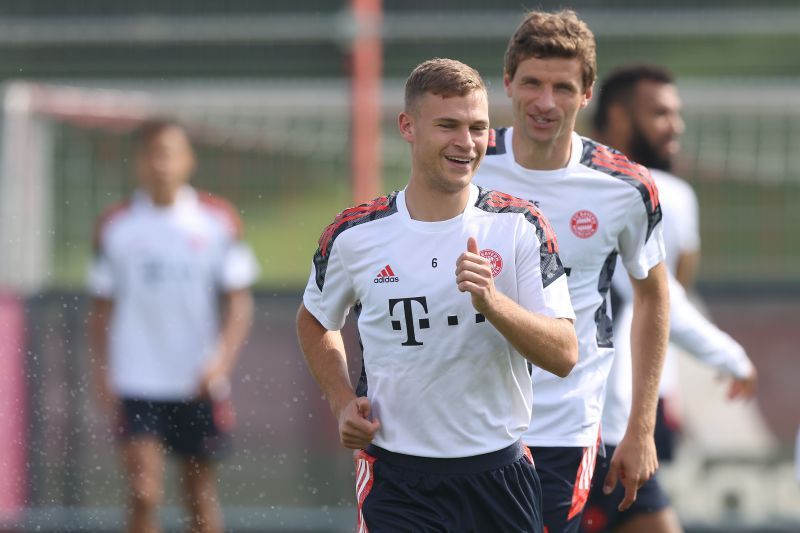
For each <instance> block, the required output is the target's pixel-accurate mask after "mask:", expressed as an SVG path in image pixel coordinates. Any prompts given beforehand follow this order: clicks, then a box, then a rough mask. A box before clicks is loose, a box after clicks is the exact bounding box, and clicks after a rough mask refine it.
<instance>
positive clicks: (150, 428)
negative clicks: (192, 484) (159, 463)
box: [119, 398, 233, 461]
mask: <svg viewBox="0 0 800 533" xmlns="http://www.w3.org/2000/svg"><path fill="white" fill-rule="evenodd" d="M232 426H233V407H232V405H231V403H230V400H225V401H223V402H211V401H204V400H198V401H185V402H155V401H149V400H135V399H131V398H125V399H123V400H122V405H121V407H120V420H119V432H120V436H121V439H122V440H123V441H127V440H130V439H132V438H135V437H138V436H141V435H153V436H155V437H157V438H158V439H159V440H160V441H161V443H162V444H163V445H164V447H165V448H166V450H167V451H168V452H171V453H175V454H177V455H179V456H181V457H186V458H189V457H191V458H196V459H201V460H210V461H217V460H219V459H223V458H224V457H226V456H227V455H228V454H229V453H230V450H231V434H230V431H231V430H232V429H233V427H232Z"/></svg>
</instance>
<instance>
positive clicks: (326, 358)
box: [297, 305, 356, 418]
mask: <svg viewBox="0 0 800 533" xmlns="http://www.w3.org/2000/svg"><path fill="white" fill-rule="evenodd" d="M297 338H298V341H299V342H300V349H301V350H302V351H303V356H304V357H305V359H306V364H307V365H308V368H309V370H310V371H311V375H312V376H314V380H315V381H316V382H317V384H318V385H319V387H320V389H322V392H323V394H325V397H326V398H327V399H328V404H329V405H330V408H331V411H332V412H333V414H334V415H335V416H336V417H337V418H338V416H339V413H340V412H341V410H342V409H343V408H344V407H345V406H346V405H347V404H348V403H350V402H351V401H352V400H353V399H354V398H355V397H356V395H355V393H354V392H353V386H352V384H351V383H350V375H349V374H348V371H347V357H346V354H345V349H344V341H343V340H342V335H341V333H340V332H338V331H328V330H327V329H325V328H324V327H323V326H322V324H320V323H319V321H317V319H316V318H314V316H313V315H312V314H311V313H310V312H309V311H308V310H307V309H306V308H305V306H303V305H301V306H300V309H299V310H298V312H297Z"/></svg>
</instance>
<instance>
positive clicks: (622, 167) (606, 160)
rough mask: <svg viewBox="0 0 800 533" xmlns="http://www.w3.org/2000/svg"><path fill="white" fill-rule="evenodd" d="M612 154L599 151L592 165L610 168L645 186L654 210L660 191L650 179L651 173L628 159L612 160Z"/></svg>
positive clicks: (594, 156)
mask: <svg viewBox="0 0 800 533" xmlns="http://www.w3.org/2000/svg"><path fill="white" fill-rule="evenodd" d="M611 155H612V154H611V153H610V152H608V151H605V154H604V153H603V152H601V151H600V150H599V149H598V151H597V152H596V153H595V154H593V156H592V163H594V164H596V165H599V166H603V167H606V168H609V169H611V170H616V171H617V172H620V173H622V174H625V175H626V176H629V177H631V178H633V179H635V180H637V181H639V182H640V183H642V185H644V186H645V188H646V189H647V193H648V195H649V196H650V201H651V202H652V204H653V208H655V207H656V206H657V205H658V202H659V199H658V189H657V188H656V186H655V182H654V181H653V178H652V177H650V173H649V172H648V171H647V169H646V168H645V167H643V166H641V165H638V164H636V163H632V162H630V161H629V160H626V159H620V158H618V157H617V158H612V157H611Z"/></svg>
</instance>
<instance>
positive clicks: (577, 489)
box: [531, 444, 597, 533]
mask: <svg viewBox="0 0 800 533" xmlns="http://www.w3.org/2000/svg"><path fill="white" fill-rule="evenodd" d="M531 454H532V455H533V459H534V460H535V461H536V471H537V472H538V473H539V478H540V479H541V480H542V515H543V518H544V531H545V533H578V531H580V526H581V514H582V513H583V509H584V506H585V505H586V501H587V500H588V498H589V490H590V489H591V484H592V474H593V473H594V463H595V460H596V458H597V444H595V445H594V446H590V447H587V448H574V447H550V446H547V447H545V446H541V447H540V446H534V447H531Z"/></svg>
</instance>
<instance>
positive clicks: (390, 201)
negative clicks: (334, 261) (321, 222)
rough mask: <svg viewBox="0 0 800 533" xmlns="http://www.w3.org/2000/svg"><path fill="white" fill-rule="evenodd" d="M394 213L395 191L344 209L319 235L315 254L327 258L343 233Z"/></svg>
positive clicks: (395, 207) (395, 211)
mask: <svg viewBox="0 0 800 533" xmlns="http://www.w3.org/2000/svg"><path fill="white" fill-rule="evenodd" d="M394 213H397V191H395V192H392V193H391V194H387V195H386V196H379V197H378V198H375V199H373V200H370V201H369V202H366V203H363V204H361V205H357V206H354V207H349V208H347V209H345V210H344V211H342V212H341V213H339V214H338V215H336V217H334V219H333V222H331V223H330V224H328V226H327V227H326V228H325V230H324V231H323V232H322V235H320V238H319V248H318V249H317V254H318V255H320V256H321V257H327V256H328V254H330V251H331V248H332V247H333V243H334V241H335V240H336V239H337V238H338V237H339V236H340V235H341V234H342V233H344V232H345V231H347V230H349V229H351V228H354V227H356V226H360V225H362V224H366V223H368V222H373V221H375V220H380V219H383V218H386V217H388V216H390V215H392V214H394Z"/></svg>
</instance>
